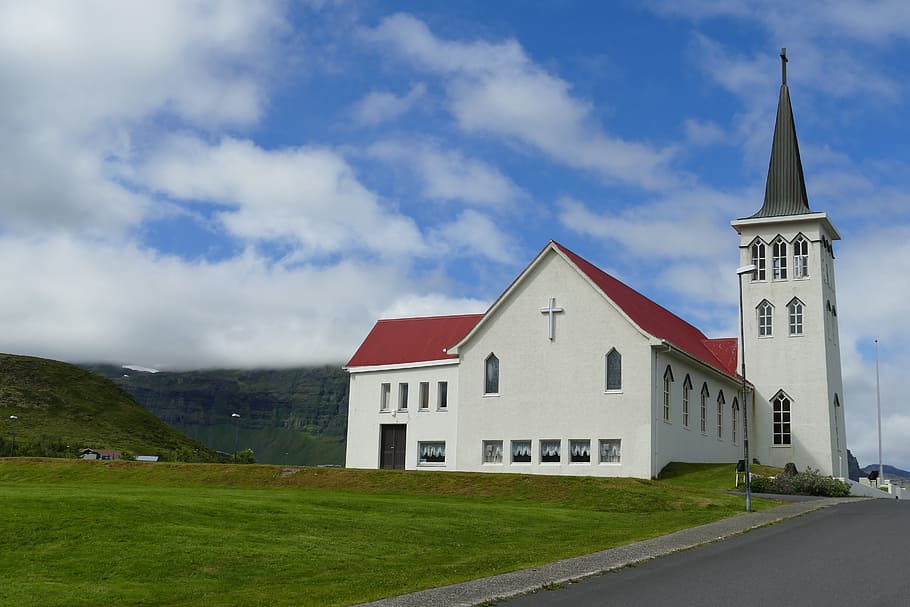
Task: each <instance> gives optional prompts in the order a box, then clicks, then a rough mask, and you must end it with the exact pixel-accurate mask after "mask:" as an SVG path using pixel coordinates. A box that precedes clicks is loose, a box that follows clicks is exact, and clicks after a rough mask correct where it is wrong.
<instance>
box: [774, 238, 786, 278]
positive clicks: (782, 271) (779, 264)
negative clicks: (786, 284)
mask: <svg viewBox="0 0 910 607" xmlns="http://www.w3.org/2000/svg"><path fill="white" fill-rule="evenodd" d="M771 254H772V255H773V261H772V264H773V269H774V271H773V273H772V278H774V280H786V279H787V241H786V240H784V239H783V238H782V237H780V236H778V237H777V240H775V241H774V244H772V245H771Z"/></svg>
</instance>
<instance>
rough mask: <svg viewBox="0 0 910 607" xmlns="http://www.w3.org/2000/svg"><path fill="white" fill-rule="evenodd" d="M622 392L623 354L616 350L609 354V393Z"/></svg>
mask: <svg viewBox="0 0 910 607" xmlns="http://www.w3.org/2000/svg"><path fill="white" fill-rule="evenodd" d="M616 390H622V354H620V353H619V352H618V351H617V350H616V348H613V349H612V350H610V351H609V352H608V353H607V391H616Z"/></svg>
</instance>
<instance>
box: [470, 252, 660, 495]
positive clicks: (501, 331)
mask: <svg viewBox="0 0 910 607" xmlns="http://www.w3.org/2000/svg"><path fill="white" fill-rule="evenodd" d="M550 298H555V299H556V306H558V307H560V308H562V309H563V310H564V311H563V312H560V313H557V314H555V315H554V316H555V318H554V321H555V325H554V338H553V339H552V340H550V339H549V338H548V316H547V315H545V314H542V313H541V312H540V309H541V308H542V307H546V306H547V305H548V303H549V302H550ZM612 348H615V349H616V350H617V351H619V352H620V354H621V355H622V389H621V391H615V392H608V391H606V389H605V388H606V385H605V356H606V354H607V353H608V352H609V351H610V350H611V349H612ZM490 353H494V354H495V355H496V356H497V357H498V358H499V365H500V367H499V381H500V386H499V393H498V394H497V395H484V362H485V359H486V358H487V356H488V355H489V354H490ZM459 354H460V356H461V360H462V362H461V364H460V365H459V366H460V370H459V375H460V377H459V398H460V402H459V409H458V425H459V437H458V439H459V443H458V454H457V461H458V468H459V469H460V470H470V471H491V472H492V471H495V472H525V473H533V474H579V475H580V474H584V475H597V476H631V477H644V478H647V477H649V476H651V454H650V443H651V436H650V418H651V395H650V383H651V377H650V373H651V361H650V355H651V354H650V346H649V344H648V340H647V338H646V337H645V336H644V335H642V334H641V333H640V332H639V331H638V330H636V329H635V328H634V327H633V326H632V325H631V324H630V323H629V322H628V321H627V320H626V319H625V318H624V317H623V316H622V314H621V313H620V312H619V311H617V310H616V309H615V308H614V307H613V306H612V305H611V304H609V303H608V302H607V301H606V300H605V299H604V298H603V296H602V295H600V294H599V292H597V291H596V290H595V288H594V287H593V286H591V285H590V284H589V283H588V282H587V281H586V280H585V279H584V278H583V277H582V276H581V275H580V274H579V273H578V272H577V271H576V270H575V269H574V268H573V267H572V266H570V265H569V264H568V263H567V262H566V261H565V260H564V259H562V258H561V257H560V256H558V255H557V254H556V253H553V252H550V253H548V254H547V255H546V256H545V258H543V259H542V260H541V263H539V264H538V265H537V266H536V267H535V268H533V269H532V270H531V273H530V274H529V275H527V276H526V277H525V279H524V280H522V282H520V283H519V284H517V285H516V286H515V288H514V289H513V290H512V292H511V293H509V295H508V296H507V298H506V299H504V300H502V301H501V302H500V303H499V305H498V307H497V309H496V310H495V311H494V312H493V313H492V317H489V318H487V319H486V321H485V323H484V324H482V325H481V328H480V329H479V330H478V332H477V333H476V334H475V336H474V337H473V338H472V339H471V340H470V341H468V342H467V343H466V344H465V345H463V346H462V347H461V349H460V352H459ZM617 439H618V440H620V441H621V457H620V462H619V463H611V462H607V463H601V462H600V461H599V459H600V457H599V446H600V441H601V440H617ZM525 440H530V441H531V447H532V457H531V462H530V463H513V462H511V461H510V460H511V457H510V455H511V443H512V441H525ZM542 440H557V441H559V445H560V448H561V452H560V462H559V463H549V462H542V461H541V451H540V449H541V441H542ZM484 441H502V446H503V458H502V460H503V461H502V463H494V464H491V463H486V464H485V463H484V462H483V445H484ZM571 441H590V449H591V454H590V459H591V461H590V462H586V463H573V462H571V461H570V459H571V455H570V453H569V450H570V446H571V445H572V443H571ZM582 444H583V443H582Z"/></svg>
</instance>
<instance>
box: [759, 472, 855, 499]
mask: <svg viewBox="0 0 910 607" xmlns="http://www.w3.org/2000/svg"><path fill="white" fill-rule="evenodd" d="M751 488H752V491H755V492H756V493H779V494H790V495H820V496H825V497H847V496H848V495H850V485H849V484H848V483H846V482H845V481H842V480H838V479H836V478H832V477H830V476H822V475H821V473H819V471H818V470H814V469H812V468H807V469H806V470H805V471H804V472H800V473H798V474H795V475H793V476H785V475H782V474H781V475H778V476H774V477H770V476H753V477H752V483H751Z"/></svg>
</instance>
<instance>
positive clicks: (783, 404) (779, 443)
mask: <svg viewBox="0 0 910 607" xmlns="http://www.w3.org/2000/svg"><path fill="white" fill-rule="evenodd" d="M771 407H772V410H773V416H774V418H773V428H772V436H773V437H774V438H773V440H774V446H775V447H787V446H789V445H790V397H789V396H787V395H786V394H784V393H783V392H779V393H778V394H777V396H775V397H774V400H773V401H771Z"/></svg>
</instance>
